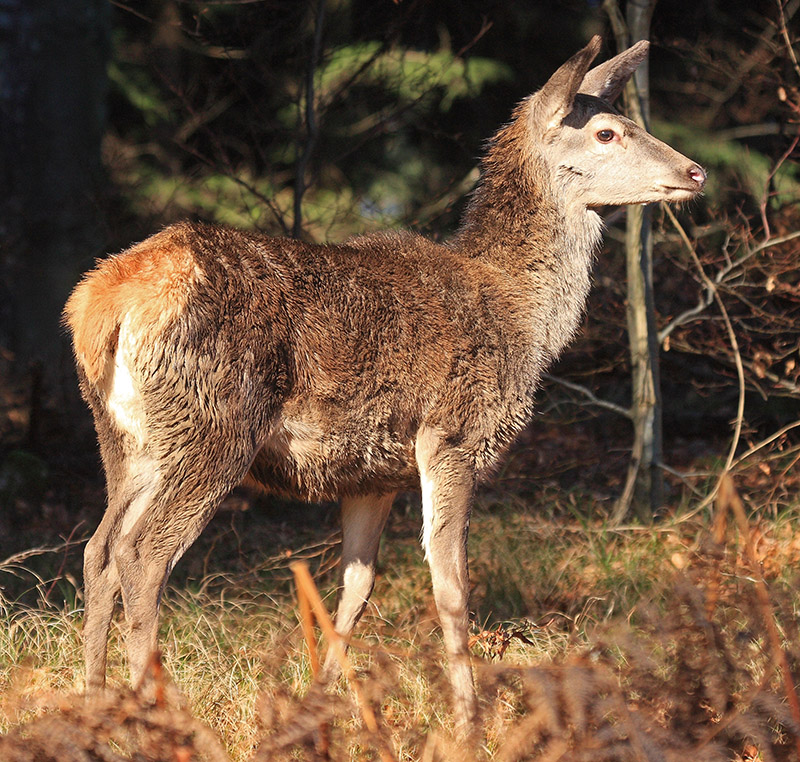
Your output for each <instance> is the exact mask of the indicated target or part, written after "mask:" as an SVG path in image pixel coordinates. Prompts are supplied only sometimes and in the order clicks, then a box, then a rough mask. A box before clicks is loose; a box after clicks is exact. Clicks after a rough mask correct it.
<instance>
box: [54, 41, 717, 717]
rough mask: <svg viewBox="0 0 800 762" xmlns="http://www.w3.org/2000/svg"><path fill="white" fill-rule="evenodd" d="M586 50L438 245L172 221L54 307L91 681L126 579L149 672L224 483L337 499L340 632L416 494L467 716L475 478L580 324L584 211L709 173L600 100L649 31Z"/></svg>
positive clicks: (139, 662)
mask: <svg viewBox="0 0 800 762" xmlns="http://www.w3.org/2000/svg"><path fill="white" fill-rule="evenodd" d="M599 49H600V39H599V37H595V38H594V39H592V41H591V42H590V43H589V44H588V45H587V46H586V48H584V49H583V50H581V51H580V52H579V53H577V54H576V55H575V56H573V57H572V58H571V59H570V60H569V61H567V63H565V64H564V65H563V66H561V68H559V69H558V71H556V72H555V74H553V76H552V77H551V78H550V80H549V81H548V82H547V83H546V84H545V85H544V87H543V88H542V89H541V90H539V91H538V92H536V93H534V94H533V95H531V96H530V97H528V98H526V99H525V100H523V101H522V102H521V103H520V104H519V105H518V106H517V108H516V110H515V111H514V113H513V118H512V121H511V122H510V123H509V124H508V125H506V126H505V127H503V128H501V129H500V131H499V132H498V133H497V134H496V135H495V136H494V139H493V140H492V141H491V143H490V147H489V150H488V153H487V155H486V156H485V158H484V159H483V164H482V178H481V181H480V184H479V186H478V188H477V189H476V191H475V192H474V195H473V197H472V200H471V202H470V204H469V206H468V208H467V210H466V213H465V215H464V219H463V222H462V224H461V227H460V228H459V230H458V232H457V233H456V235H455V237H454V238H453V239H452V240H451V241H449V242H448V243H445V244H439V243H433V242H431V241H429V240H426V239H425V238H422V237H421V236H419V235H415V234H413V233H403V232H385V233H379V234H375V235H365V236H359V237H356V238H352V239H350V240H347V241H345V242H344V243H340V244H328V245H318V244H311V243H305V242H302V241H298V240H291V239H286V238H270V237H267V236H264V235H259V234H258V233H248V232H242V231H238V230H231V229H229V228H224V227H217V226H208V225H200V224H192V223H182V224H178V225H173V226H171V227H168V228H166V229H165V230H163V231H162V232H160V233H158V234H156V235H154V236H152V237H151V238H148V239H147V240H146V241H143V242H142V243H139V244H137V245H136V246H133V247H132V248H130V249H128V250H127V251H124V252H122V253H121V254H118V255H116V256H113V257H110V258H108V259H105V260H103V261H101V262H100V263H99V264H98V265H97V267H96V268H95V269H94V270H92V271H91V272H90V273H88V274H87V275H86V276H85V278H84V279H83V280H82V282H81V283H80V284H79V285H78V286H77V287H76V288H75V290H74V292H73V294H72V296H71V297H70V299H69V302H68V303H67V306H66V310H65V315H66V322H67V324H68V326H69V328H70V330H71V332H72V337H73V342H74V348H75V355H76V358H77V364H78V372H79V376H80V382H81V390H82V393H83V396H84V397H85V399H86V401H87V402H88V404H89V406H90V407H91V409H92V413H93V414H94V420H95V425H96V428H97V435H98V439H99V442H100V450H101V454H102V459H103V465H104V469H105V474H106V480H107V487H108V508H107V510H106V513H105V515H104V517H103V520H102V522H101V523H100V526H99V528H98V529H97V531H96V533H95V534H94V536H93V537H92V539H91V540H90V542H89V544H88V545H87V547H86V554H85V563H84V584H85V588H86V590H85V592H86V616H85V623H84V641H85V657H86V673H87V676H86V682H87V690H88V691H97V690H99V689H101V688H102V687H103V686H104V684H105V672H106V640H107V635H108V629H109V623H110V621H111V617H112V612H113V608H114V601H115V599H116V597H117V596H118V595H119V594H120V593H121V595H122V601H123V604H124V609H125V616H126V619H127V624H128V630H127V650H128V658H129V662H130V671H131V678H132V680H133V681H138V680H139V679H140V678H141V676H142V674H143V672H144V670H145V668H146V664H147V662H148V659H149V658H150V655H151V653H152V652H153V651H154V650H155V649H156V647H157V643H156V634H157V619H158V609H159V602H160V598H161V594H162V591H163V590H164V586H165V584H166V582H167V578H168V577H169V574H170V572H171V571H172V569H173V567H174V566H175V564H176V563H177V562H178V559H179V558H180V557H181V555H182V554H183V553H184V551H185V550H186V549H187V548H188V547H189V546H190V545H191V544H192V543H193V542H194V541H195V539H196V538H197V536H198V535H199V534H200V532H201V531H202V530H203V528H204V527H205V526H206V524H207V523H208V521H209V519H210V518H211V517H212V516H213V515H214V512H215V511H216V509H217V507H218V505H219V503H220V501H221V500H222V499H223V498H224V497H225V495H226V493H228V492H229V490H231V489H232V488H233V487H235V486H236V485H237V484H239V483H241V482H243V481H247V482H249V483H251V484H257V485H260V486H262V487H263V488H264V489H266V490H268V491H269V492H273V493H276V494H281V495H289V496H292V497H298V498H301V499H304V500H309V501H315V500H331V499H338V500H339V501H340V503H341V522H342V561H341V588H340V594H339V602H338V609H337V613H336V619H335V623H336V628H337V629H338V631H339V632H340V633H341V634H342V635H344V636H345V637H346V636H349V634H350V632H351V631H352V629H353V627H354V625H355V624H356V622H357V621H358V619H359V617H360V616H361V613H362V611H363V610H364V607H365V605H366V602H367V599H368V598H369V595H370V593H371V591H372V587H373V582H374V578H375V557H376V553H377V549H378V541H379V538H380V534H381V531H382V528H383V525H384V522H385V520H386V517H387V514H388V513H389V510H390V508H391V506H392V501H393V499H394V496H395V495H396V494H397V492H398V490H407V489H410V488H415V487H421V490H422V515H423V529H422V544H423V547H424V549H425V555H426V558H427V560H428V562H429V564H430V570H431V577H432V583H433V594H434V598H435V601H436V606H437V609H438V612H439V618H440V620H441V626H442V632H443V637H444V644H445V648H446V651H447V654H448V656H449V661H450V666H449V672H450V678H451V683H452V688H453V698H454V708H455V715H456V718H457V719H458V721H459V722H460V723H461V724H462V725H468V724H469V723H470V721H471V719H472V718H473V717H474V714H475V693H474V688H473V682H472V672H471V667H470V664H469V660H468V658H467V626H468V614H467V597H468V591H469V585H468V573H467V552H466V548H467V531H468V526H469V517H470V508H471V505H472V499H473V493H474V491H475V486H476V484H477V483H478V482H479V481H480V480H481V479H482V478H483V477H484V476H486V475H488V474H490V473H491V471H492V469H493V468H494V467H495V466H496V464H497V462H498V459H499V458H500V457H501V455H502V454H503V453H504V451H505V450H506V449H507V448H508V446H509V444H510V443H511V442H512V441H513V440H514V438H515V436H516V435H517V434H518V433H519V432H520V430H521V429H522V428H523V427H524V426H525V425H526V424H527V423H528V421H529V420H530V418H531V415H532V408H533V403H534V394H535V392H536V389H537V387H538V385H539V380H540V377H541V375H542V373H543V371H544V370H545V369H546V368H547V367H548V365H550V364H551V363H552V362H553V360H554V359H555V358H556V357H557V356H558V355H559V353H560V352H561V351H562V350H563V348H564V347H565V345H566V344H567V343H568V342H569V341H570V339H571V338H572V336H573V334H574V333H575V330H576V327H577V325H578V323H579V320H580V318H581V314H582V311H583V309H584V305H585V302H586V296H587V292H588V290H589V283H590V270H591V267H592V263H593V259H594V256H595V251H596V249H597V248H598V245H599V243H600V239H601V228H602V223H601V220H600V217H599V216H598V214H597V213H596V212H595V211H594V210H593V208H594V207H599V206H602V205H607V204H644V203H652V202H658V201H686V200H689V199H691V198H693V197H694V196H695V195H696V194H697V193H699V192H700V190H701V189H702V188H703V185H704V183H705V173H704V171H703V170H702V168H701V167H699V166H698V165H697V164H695V163H694V162H692V161H690V160H689V159H687V158H686V157H684V156H682V155H681V154H679V153H677V152H676V151H674V150H673V149H672V148H670V147H668V146H667V145H665V144H664V143H662V142H660V141H658V140H656V139H655V138H654V137H652V136H651V135H649V134H647V133H646V132H645V131H643V130H642V129H640V128H639V127H638V126H636V125H635V124H634V123H633V122H631V121H630V120H628V119H626V118H624V117H622V116H620V114H619V113H617V111H615V110H614V109H613V108H612V106H611V105H610V104H611V102H612V101H613V100H614V99H615V98H616V97H617V96H618V95H619V93H620V91H621V90H622V88H623V86H624V84H625V82H626V81H627V80H628V78H629V77H630V76H631V74H632V73H633V71H634V70H635V69H636V67H637V66H638V65H639V64H640V63H641V61H642V60H643V59H644V57H645V55H646V54H647V49H648V44H647V43H646V42H640V43H638V44H636V45H634V46H633V47H631V48H630V49H629V50H627V51H625V52H623V53H621V54H620V55H618V56H616V57H615V58H612V59H611V60H609V61H607V62H606V63H604V64H602V65H600V66H597V67H595V68H594V69H590V68H589V67H590V64H591V62H592V60H593V59H594V58H595V56H596V55H597V53H598V51H599Z"/></svg>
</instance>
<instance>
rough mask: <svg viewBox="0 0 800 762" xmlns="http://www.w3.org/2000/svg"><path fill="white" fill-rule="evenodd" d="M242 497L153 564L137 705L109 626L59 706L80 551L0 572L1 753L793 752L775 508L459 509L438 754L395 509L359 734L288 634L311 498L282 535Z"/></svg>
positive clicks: (434, 704)
mask: <svg viewBox="0 0 800 762" xmlns="http://www.w3.org/2000/svg"><path fill="white" fill-rule="evenodd" d="M734 499H735V495H734ZM252 502H253V498H252V497H251V496H250V495H248V494H247V493H242V494H237V495H234V497H233V498H231V499H229V500H228V501H227V503H226V504H225V506H224V509H223V510H222V511H221V512H220V514H219V515H218V516H217V518H216V519H215V521H214V522H213V525H212V526H211V527H210V529H209V530H208V531H207V532H206V534H205V535H204V536H203V538H201V540H200V541H199V542H198V543H197V544H196V546H195V547H193V548H192V549H191V550H190V551H189V553H188V554H187V557H186V558H185V559H184V561H183V562H182V563H181V564H180V565H179V568H178V570H176V574H175V576H174V578H173V580H172V582H171V584H170V586H169V588H168V590H167V591H166V595H165V600H164V606H163V615H162V628H161V641H160V642H161V644H162V648H163V653H162V657H161V658H162V662H163V670H162V669H160V668H158V667H156V666H155V665H154V670H153V672H152V674H151V676H150V678H149V679H148V685H146V686H144V687H143V690H142V691H141V692H140V693H134V692H130V691H128V690H127V689H126V688H124V687H123V686H124V685H125V681H126V671H125V660H124V657H123V653H122V647H123V643H122V641H123V637H124V635H123V632H124V623H123V619H122V617H121V616H119V617H118V618H117V619H116V620H115V624H114V626H113V629H112V635H111V641H110V659H109V675H110V683H111V685H112V686H113V690H112V691H111V692H110V693H109V695H108V696H106V697H104V698H103V699H101V700H98V701H96V702H94V703H90V704H86V703H85V702H84V700H83V699H82V697H81V693H82V690H83V682H82V681H83V675H82V663H81V647H80V626H81V620H82V599H81V594H80V590H79V587H78V583H77V579H78V577H77V574H78V572H77V565H78V563H79V558H80V550H81V543H79V542H77V541H75V540H70V541H69V542H66V543H63V544H61V545H60V546H57V547H55V548H53V549H49V550H48V549H41V548H40V549H38V550H35V551H31V552H30V553H29V554H26V553H20V554H16V555H15V556H11V557H9V558H8V559H7V560H6V561H5V562H4V563H2V564H0V585H2V587H1V588H0V595H1V596H2V597H0V605H1V607H0V618H2V620H3V621H2V622H1V623H0V732H2V733H3V734H4V735H2V736H0V759H3V760H8V761H9V762H11V761H12V760H13V761H14V762H16V761H17V760H28V759H31V760H37V761H39V760H49V759H53V760H58V761H59V762H71V761H72V760H123V759H137V760H165V761H166V760H170V761H172V760H178V761H180V760H192V759H198V760H199V759H211V760H220V761H223V760H225V761H227V760H237V761H239V760H241V761H242V762H244V760H261V759H263V760H267V759H270V760H271V759H325V758H330V759H342V760H343V759H376V758H381V759H384V760H385V759H398V760H417V759H430V760H433V759H452V758H453V757H454V756H455V755H456V754H458V755H459V756H461V757H463V758H464V759H467V760H469V759H476V760H477V759H498V760H517V759H537V760H538V759H541V760H545V759H558V758H561V757H562V755H568V758H569V759H589V758H591V759H598V758H604V759H620V760H621V759H647V760H650V759H677V758H683V759H685V758H690V759H697V760H700V759H709V760H711V759H741V760H748V759H752V760H755V759H763V760H769V759H782V758H786V759H796V758H797V757H796V754H797V747H796V742H797V739H798V738H800V727H798V721H797V718H796V717H794V716H793V708H792V698H791V694H792V692H791V691H789V693H787V688H786V686H785V685H784V682H783V681H782V680H783V678H785V675H784V674H783V673H782V672H781V670H782V669H788V670H789V672H788V673H787V674H790V673H791V670H792V669H796V668H797V666H798V664H799V663H800V662H798V659H799V658H800V640H798V637H797V617H796V611H797V610H798V606H799V605H800V594H798V589H800V588H798V586H797V584H796V582H797V580H796V570H797V568H798V560H799V559H800V530H798V523H797V520H796V519H797V516H796V514H795V513H794V512H792V513H791V514H790V513H787V512H784V513H783V514H782V515H781V516H777V517H773V518H770V519H761V520H759V521H758V522H757V523H756V522H754V521H752V520H751V522H750V525H749V526H747V527H746V526H742V525H741V523H740V524H739V525H738V526H736V523H735V521H734V514H733V513H732V512H731V511H730V508H731V506H729V505H726V504H722V505H720V504H719V503H718V505H717V508H716V509H715V511H714V512H713V513H712V511H710V510H704V511H702V512H700V513H697V514H696V515H694V516H692V515H690V513H689V512H687V511H685V510H684V511H683V512H680V511H679V512H676V513H675V514H674V515H670V516H666V517H664V518H663V519H662V520H661V521H659V522H657V523H656V524H654V525H652V526H647V527H646V526H639V525H631V526H627V527H618V528H611V527H609V526H608V525H607V524H606V523H604V521H603V520H601V519H597V518H592V516H591V512H590V509H591V501H590V500H589V499H587V500H586V501H585V502H583V503H582V502H581V501H580V499H579V497H578V496H576V493H574V492H573V493H571V494H570V496H569V497H568V498H567V502H568V503H569V504H570V509H569V511H567V512H565V511H564V510H563V506H561V507H560V508H558V509H556V507H555V506H553V505H551V506H550V507H549V509H548V510H541V509H540V510H538V511H537V512H536V513H533V512H531V511H529V510H528V511H526V510H524V509H521V506H520V505H514V504H510V503H508V502H498V501H497V500H496V499H494V498H493V497H492V496H490V495H482V496H481V498H480V499H479V504H478V506H477V508H476V511H475V514H474V518H473V522H472V526H471V537H470V558H471V575H472V585H473V587H472V595H471V604H472V615H473V628H472V633H471V634H472V654H473V657H474V661H475V668H476V669H475V674H476V679H477V683H478V687H479V693H480V697H481V715H480V719H479V721H478V723H477V724H476V727H475V736H474V738H473V739H472V741H471V742H470V744H469V746H468V748H466V749H459V750H456V748H455V746H454V744H455V742H454V740H453V736H452V722H451V717H450V712H449V708H448V689H447V682H446V674H445V671H444V670H445V666H444V657H443V650H442V645H441V640H440V636H439V630H438V626H437V618H436V613H435V609H434V607H433V602H432V596H431V594H430V585H429V578H428V573H427V569H426V567H425V564H424V562H423V559H422V552H421V549H420V547H419V542H418V534H419V520H418V511H417V510H416V506H415V500H414V498H413V497H409V499H408V501H407V503H406V504H403V503H402V502H400V503H398V504H397V505H396V506H395V510H394V512H393V515H392V517H391V519H390V523H389V526H388V528H387V531H386V534H385V537H384V540H383V545H382V548H381V556H380V559H381V560H380V567H379V573H378V579H377V584H376V588H375V591H374V593H373V596H372V600H371V602H370V605H369V607H368V609H367V611H366V613H365V615H364V617H363V619H362V622H361V624H360V625H359V628H358V630H357V643H356V645H355V647H354V648H353V649H352V650H351V658H352V660H353V664H354V666H355V670H356V681H357V688H358V689H359V694H360V695H361V696H362V697H363V700H364V701H365V702H366V703H367V704H368V706H369V707H371V708H372V710H373V712H374V714H375V717H376V724H377V729H374V728H373V729H370V727H369V722H366V721H365V720H364V718H363V713H362V710H361V709H360V708H359V705H358V703H357V701H356V700H355V698H354V696H355V693H354V692H353V690H351V689H349V688H348V686H347V685H346V684H345V682H344V680H341V681H340V683H339V684H338V685H337V686H336V688H335V689H334V690H333V691H328V692H325V691H323V690H321V689H320V688H319V687H318V686H317V685H316V684H314V683H313V680H312V675H311V667H310V661H309V657H308V652H307V649H306V647H305V644H304V641H303V634H302V628H301V626H300V622H299V614H298V607H297V603H296V597H295V589H294V583H293V578H292V574H291V571H290V569H289V564H290V563H291V562H292V561H295V560H304V561H305V562H306V563H307V564H308V565H309V566H310V568H311V570H312V573H313V575H314V578H315V580H316V582H317V584H318V586H319V589H320V592H321V593H322V595H323V597H324V598H325V599H326V601H327V603H328V606H329V607H332V605H333V600H334V597H335V565H336V555H337V547H336V543H337V538H336V534H335V531H332V526H333V525H332V524H330V523H329V521H328V519H327V515H328V513H329V512H330V508H329V507H324V506H323V507H321V508H319V509H317V511H318V513H317V514H316V515H311V516H310V520H309V521H308V522H307V523H304V524H301V525H298V524H297V523H294V522H293V523H292V524H289V523H288V522H286V521H282V520H281V515H282V512H281V511H277V510H276V509H273V510H272V511H267V515H266V517H265V516H264V515H263V512H262V515H259V511H256V510H250V508H251V507H253V506H252ZM729 502H730V501H729ZM290 507H291V506H284V510H285V509H286V508H290ZM290 513H291V511H290ZM283 515H285V513H283ZM725 517H727V518H728V524H729V526H728V528H727V529H726V528H725V523H724V521H723V518H725ZM320 526H322V527H323V530H320ZM746 535H749V540H746ZM748 542H749V546H748ZM747 547H749V548H750V555H748V550H747ZM120 613H121V612H120ZM320 648H321V650H324V648H325V644H324V642H323V639H322V638H320ZM780 654H786V656H785V657H780ZM779 657H780V658H786V659H788V661H787V662H785V663H783V662H781V660H780V658H779ZM167 676H168V677H167ZM789 682H790V683H791V682H792V681H791V679H790V681H789ZM787 696H788V699H787ZM154 697H155V698H154ZM323 747H325V748H327V751H326V750H325V748H323ZM326 755H327V756H326ZM565 758H566V757H565Z"/></svg>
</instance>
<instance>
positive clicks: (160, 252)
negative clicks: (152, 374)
mask: <svg viewBox="0 0 800 762" xmlns="http://www.w3.org/2000/svg"><path fill="white" fill-rule="evenodd" d="M197 278H198V271H197V268H196V266H195V262H194V259H193V258H192V256H191V251H190V249H189V248H188V247H187V246H184V245H181V244H180V243H178V244H176V242H175V241H174V240H173V236H170V235H169V234H168V233H166V232H163V233H159V234H157V235H154V236H153V237H152V238H148V239H147V240H146V241H144V242H143V243H140V244H139V245H138V246H134V247H133V248H131V249H128V250H127V251H126V252H124V253H123V254H120V255H118V256H115V257H109V258H108V259H106V260H103V261H102V262H101V263H100V264H99V265H98V266H97V268H96V269H95V270H93V271H92V272H91V273H90V274H88V275H87V276H86V277H85V278H84V280H83V281H82V282H81V283H80V284H79V285H78V286H77V287H76V288H75V290H74V291H73V292H72V294H71V296H70V298H69V300H68V301H67V305H66V307H65V308H64V315H65V319H66V323H67V325H68V327H69V329H70V331H71V332H72V341H73V346H74V348H75V355H76V357H77V359H78V362H79V363H80V365H81V366H82V368H83V370H84V372H85V373H86V377H87V379H88V380H89V382H90V383H93V384H96V383H98V381H99V380H100V379H101V378H102V376H103V375H104V373H105V370H106V364H107V363H108V361H109V360H110V359H111V358H112V357H113V355H114V351H115V349H116V336H117V333H118V331H119V326H120V323H121V322H122V319H123V318H124V317H125V316H128V318H129V320H130V321H131V323H132V324H135V325H137V326H139V327H140V329H141V330H142V331H143V332H146V335H143V336H142V338H143V340H145V339H146V338H148V337H151V336H153V335H155V334H157V333H158V332H159V331H160V330H161V329H162V328H163V327H164V326H165V325H166V324H167V323H168V322H169V321H170V320H172V319H174V318H175V317H176V316H177V315H178V314H180V312H181V310H182V309H183V307H184V305H185V304H186V300H187V298H188V297H189V292H190V289H191V287H192V285H193V283H194V282H195V281H196V280H197Z"/></svg>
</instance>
